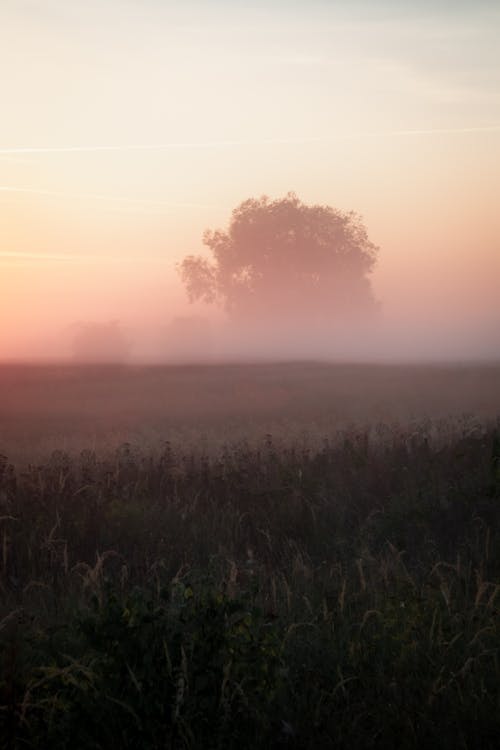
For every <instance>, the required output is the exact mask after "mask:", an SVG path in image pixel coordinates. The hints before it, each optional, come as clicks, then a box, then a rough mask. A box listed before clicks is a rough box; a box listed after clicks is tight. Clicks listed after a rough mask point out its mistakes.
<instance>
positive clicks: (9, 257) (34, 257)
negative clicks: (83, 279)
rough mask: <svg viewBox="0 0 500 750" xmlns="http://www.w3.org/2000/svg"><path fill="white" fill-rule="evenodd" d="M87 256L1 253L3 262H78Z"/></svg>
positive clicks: (0, 258)
mask: <svg viewBox="0 0 500 750" xmlns="http://www.w3.org/2000/svg"><path fill="white" fill-rule="evenodd" d="M84 257H85V258H86V257H87V256H82V255H63V254H57V253H24V252H14V251H12V252H1V251H0V261H2V260H8V261H9V260H16V261H17V260H62V261H76V260H81V259H82V258H84Z"/></svg>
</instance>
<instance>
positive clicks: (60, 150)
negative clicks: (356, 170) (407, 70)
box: [0, 123, 500, 156]
mask: <svg viewBox="0 0 500 750" xmlns="http://www.w3.org/2000/svg"><path fill="white" fill-rule="evenodd" d="M496 132H500V123H493V124H491V125H477V126H466V127H450V128H415V129H411V128H408V129H403V130H376V131H375V130H374V131H363V130H360V131H353V132H339V133H334V134H331V135H329V136H328V137H324V136H304V137H297V138H274V139H273V138H270V139H262V140H227V141H199V142H196V141H192V142H186V143H183V142H172V143H140V144H137V143H133V144H106V145H75V146H15V147H9V148H0V156H3V155H6V156H8V155H15V154H71V153H89V152H92V153H94V152H96V153H98V152H101V151H102V152H108V151H119V152H122V151H166V150H175V149H179V150H182V149H185V150H189V149H210V148H231V147H245V146H279V145H290V146H294V145H301V144H307V143H328V142H330V141H335V140H337V139H344V138H366V137H369V138H371V137H380V138H387V137H393V136H406V135H410V136H411V135H441V134H449V135H453V134H462V133H463V134H466V133H496Z"/></svg>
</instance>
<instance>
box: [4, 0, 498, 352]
mask: <svg viewBox="0 0 500 750" xmlns="http://www.w3.org/2000/svg"><path fill="white" fill-rule="evenodd" d="M375 6H376V9H374V8H375ZM0 14H1V19H0V20H1V22H0V64H1V65H2V69H3V70H9V76H8V80H7V81H6V85H5V87H4V90H3V92H2V104H3V107H2V110H3V114H2V118H1V120H0V316H1V317H0V320H1V328H0V359H9V358H16V357H23V358H26V357H28V358H29V357H36V356H40V355H44V354H50V355H56V354H64V353H65V352H66V351H67V342H68V327H69V326H70V325H71V324H72V323H74V322H75V321H85V320H93V321H95V320H97V321H98V320H102V321H106V320H111V319H118V320H120V321H122V322H123V324H124V325H125V326H126V327H127V328H130V329H131V330H132V331H135V332H136V333H135V335H136V338H138V339H141V338H142V339H144V340H145V339H146V338H148V337H149V340H150V343H149V344H148V345H147V346H146V345H142V349H143V351H146V350H147V349H148V347H149V349H150V350H151V351H152V349H151V347H154V340H155V336H156V337H157V339H158V340H160V339H161V330H162V328H163V327H165V326H166V325H168V323H169V321H170V320H171V318H172V317H173V316H176V315H179V314H189V308H188V305H187V301H186V299H185V295H184V292H183V289H182V287H181V285H180V281H179V279H178V276H177V274H176V271H175V266H176V263H177V262H178V261H179V260H181V259H182V257H183V256H184V255H185V254H187V253H193V252H194V253H198V252H200V251H201V250H202V243H201V235H202V232H203V230H204V229H205V228H208V227H210V228H216V227H225V226H226V225H227V222H228V219H229V216H230V212H231V210H232V209H233V208H234V207H235V206H236V205H237V204H238V203H239V202H240V201H242V200H243V199H245V198H247V197H251V196H259V195H261V194H263V193H266V194H268V195H270V196H271V197H280V196H283V195H284V194H285V193H287V192H288V191H290V190H293V191H295V192H296V193H297V194H298V195H299V197H300V198H301V199H302V200H303V201H305V202H307V203H310V202H311V203H312V202H314V203H324V204H329V205H332V206H335V207H337V208H340V209H342V210H350V209H353V210H355V211H357V212H359V213H360V214H362V216H363V217H364V220H365V224H366V226H367V228H368V232H369V236H370V238H371V239H372V240H373V241H374V242H375V243H376V244H378V245H379V246H380V248H381V249H380V256H379V262H378V266H377V269H376V272H375V274H374V278H373V283H374V288H375V291H376V295H377V297H378V298H379V299H380V300H381V302H382V304H383V315H384V321H385V323H384V325H386V326H387V327H388V330H389V329H390V330H395V329H396V328H398V327H400V326H401V325H411V326H412V327H413V329H415V330H416V329H418V330H419V331H420V332H421V335H422V336H424V334H425V331H433V332H435V331H436V329H437V328H439V327H441V328H442V330H443V331H445V330H452V329H453V330H454V331H455V332H456V331H460V330H463V331H464V345H465V342H466V339H467V340H468V337H469V338H472V339H474V337H477V336H478V335H481V334H482V332H490V331H494V326H495V325H496V323H498V324H499V326H500V295H499V294H498V291H497V288H498V280H499V279H500V240H499V237H500V211H499V210H498V196H499V195H500V85H499V84H500V81H499V80H498V78H499V75H500V74H499V73H498V71H499V70H500V53H499V51H498V45H497V43H496V39H497V34H498V30H499V26H500V13H499V11H498V9H497V8H496V7H495V4H493V3H491V4H490V3H464V4H458V5H456V4H455V6H454V9H452V6H451V5H448V4H446V3H441V4H440V3H438V4H437V5H436V4H434V5H433V4H430V3H426V2H425V3H422V4H420V5H419V10H418V11H416V10H413V11H412V10H411V9H410V4H408V6H407V5H406V3H400V4H394V3H390V2H380V3H377V4H374V3H372V4H368V3H365V4H363V3H361V2H359V3H354V4H348V3H322V2H313V3H303V4H299V3H293V2H291V3H289V4H286V3H280V2H275V3H266V4H260V3H256V4H255V5H254V6H252V9H244V8H243V7H240V5H239V4H238V3H232V4H229V3H227V2H206V3H204V4H196V3H193V2H187V3H182V4H181V3H169V2H165V3H156V2H153V0H146V2H143V3H141V4H138V3H135V2H132V0H130V1H129V2H127V1H126V0H112V1H111V0H110V2H108V3H106V4H103V3H98V2H92V1H91V2H85V3H84V2H74V3H71V4H68V3H63V2H59V1H57V0H44V2H36V1H35V0H32V1H31V2H28V1H26V2H25V1H24V0H17V1H16V2H13V1H12V2H11V1H9V0H7V2H6V3H4V4H2V10H1V11H0ZM196 312H198V313H200V312H201V313H202V314H204V315H205V314H211V313H210V312H209V311H207V310H202V309H201V308H196ZM488 336H490V333H488ZM490 338H491V342H492V343H490V347H493V349H494V336H490ZM499 338H500V336H499ZM488 340H489V341H490V339H488ZM143 344H144V341H143ZM138 348H139V350H140V349H141V343H140V342H139V345H138ZM493 349H492V351H491V353H492V354H495V352H494V351H493ZM464 351H465V349H464ZM499 353H500V345H498V346H497V349H496V354H497V356H498V354H499Z"/></svg>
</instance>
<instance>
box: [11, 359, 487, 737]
mask: <svg viewBox="0 0 500 750" xmlns="http://www.w3.org/2000/svg"><path fill="white" fill-rule="evenodd" d="M14 371H15V372H16V373H17V375H18V378H17V380H15V379H14V378H13V377H12V373H13V372H14ZM43 372H46V375H45V378H46V380H45V381H44V377H43V376H41V373H43ZM367 373H370V375H371V379H370V378H368V377H366V376H367ZM495 375H496V376H497V380H495ZM1 377H2V378H3V381H2V382H3V386H4V389H3V391H2V393H3V394H4V395H5V394H6V393H7V394H8V397H6V398H4V401H3V403H2V412H1V417H2V420H3V421H2V423H1V424H2V429H3V432H2V451H3V452H4V453H6V454H8V445H9V442H11V441H12V442H13V443H15V439H14V438H16V437H19V435H18V434H17V433H16V431H15V427H16V423H15V422H14V419H13V415H14V413H15V409H16V398H17V399H21V394H23V393H24V395H28V394H31V402H30V401H29V399H27V403H28V405H27V411H28V410H29V413H30V414H31V422H29V420H28V414H27V415H26V420H25V422H24V423H23V421H22V419H21V424H22V425H23V429H24V435H25V438H26V445H32V444H31V443H30V440H31V439H32V437H33V435H34V434H36V432H37V430H40V431H42V429H43V428H44V429H45V433H46V434H47V435H49V434H50V433H51V430H54V427H56V428H57V427H58V428H59V429H61V425H63V427H64V429H65V430H66V431H69V430H70V429H71V425H72V426H73V429H74V431H75V432H78V431H79V430H81V431H82V432H83V434H85V431H84V429H83V428H84V426H85V424H86V423H85V415H87V417H88V418H89V419H90V415H91V414H92V413H94V414H98V412H99V409H98V408H97V406H96V405H97V404H99V403H100V404H102V409H103V412H104V415H101V416H102V417H103V419H104V425H105V426H107V425H108V424H109V422H110V421H111V422H112V420H113V417H114V415H116V417H117V418H118V417H119V415H120V411H119V408H118V407H119V404H120V403H121V404H122V406H123V408H124V410H126V405H127V401H126V399H125V398H124V394H125V393H127V394H131V393H132V394H133V393H134V392H136V393H137V394H139V383H140V382H142V384H143V386H146V383H148V384H149V389H148V387H147V386H146V387H144V393H143V395H142V401H139V400H137V402H135V403H133V406H132V408H131V412H129V415H128V416H129V418H131V417H130V415H131V414H132V416H135V417H136V418H138V417H139V415H140V413H141V410H140V405H141V404H142V413H143V414H144V415H145V419H146V421H147V420H148V419H150V420H151V419H152V417H153V412H152V411H151V412H148V411H147V409H146V410H145V408H144V407H145V405H147V404H148V403H149V401H148V399H151V404H152V403H153V400H154V399H155V398H156V401H157V403H158V404H159V412H160V415H159V416H158V415H157V418H159V419H160V420H161V418H162V417H163V418H166V415H167V414H170V418H171V421H170V422H168V424H163V423H161V421H160V422H159V423H158V424H159V426H158V430H160V427H162V429H163V430H164V431H165V432H164V434H165V435H166V434H167V433H168V429H167V428H168V426H169V425H170V426H171V425H172V424H173V423H175V419H176V418H177V411H176V409H178V410H179V412H180V411H181V410H182V408H183V407H185V409H186V412H187V416H186V418H187V419H192V420H193V424H194V419H195V414H196V408H198V414H199V415H200V416H199V420H200V425H203V426H204V427H203V429H208V426H209V425H210V419H212V422H213V421H214V420H213V418H212V413H217V410H216V409H215V408H214V407H212V406H211V405H210V403H209V402H208V401H207V402H206V404H205V405H206V411H205V412H203V409H200V408H199V406H200V404H202V403H203V401H202V397H201V396H200V395H199V392H200V390H203V389H204V392H205V394H207V393H209V394H210V393H212V394H213V393H218V394H219V396H218V399H219V401H218V407H219V409H222V415H223V416H224V417H225V420H226V424H231V419H232V420H233V421H235V422H238V420H239V423H240V424H241V425H242V426H243V429H244V431H247V430H248V428H249V425H250V422H248V421H246V412H245V404H244V399H242V398H241V390H242V389H244V388H246V389H247V393H248V392H251V389H252V388H253V393H254V394H256V396H255V398H254V402H253V403H254V407H255V406H256V415H257V416H256V420H257V421H256V423H255V424H254V425H253V428H254V429H255V430H256V432H255V434H254V435H253V436H252V438H251V439H248V440H238V439H237V438H236V433H235V432H232V431H231V429H228V435H229V436H230V439H228V440H227V441H226V444H225V445H222V443H221V442H220V437H221V432H220V431H219V432H218V430H219V427H218V426H217V424H216V428H215V432H214V434H217V435H218V436H219V438H218V440H216V441H215V446H211V445H210V444H209V442H207V441H205V442H198V443H197V444H193V445H192V447H191V448H190V447H189V446H188V445H187V443H186V442H182V443H176V442H173V441H171V442H166V441H163V442H160V443H159V444H157V445H156V447H155V448H154V450H153V449H150V448H148V447H144V446H143V447H141V446H140V445H139V444H138V443H137V441H136V442H135V443H130V442H129V443H126V444H123V445H121V446H119V447H113V445H112V443H110V444H109V445H108V447H107V448H104V447H102V446H101V447H100V448H99V450H89V449H85V450H78V451H77V450H75V446H76V444H73V446H72V447H73V451H72V453H66V452H64V451H61V450H58V451H54V452H52V453H51V454H50V455H49V454H48V453H47V454H46V455H45V457H44V458H40V457H39V458H36V459H35V458H33V457H32V456H30V453H29V451H28V452H27V453H26V454H25V455H24V456H23V457H21V456H20V457H18V459H17V460H16V461H15V462H14V463H12V462H11V460H10V459H9V458H8V457H7V456H5V457H2V458H0V593H1V600H0V740H1V743H0V746H3V747H6V748H16V750H17V748H54V749H56V750H58V749H59V748H83V749H85V750H87V749H90V748H92V749H96V748H154V749H156V748H233V747H237V748H255V747H266V748H267V747H270V748H273V747H276V748H279V747H289V748H311V749H312V748H333V747H334V748H420V747H435V748H450V749H451V748H453V750H455V748H476V747H477V748H493V747H496V746H497V739H498V731H499V729H500V722H499V716H500V713H499V709H500V698H499V684H500V682H499V678H500V665H499V647H500V617H499V614H500V507H499V503H500V424H499V423H498V422H495V417H494V405H495V400H494V399H495V393H496V391H495V389H494V387H493V386H494V383H495V382H498V371H497V370H496V369H495V368H484V370H482V371H481V370H480V369H478V370H477V371H475V372H473V371H472V370H468V369H467V368H465V369H462V368H455V369H446V368H445V369H434V370H432V368H429V369H426V368H423V369H420V370H419V369H418V368H417V369H415V370H413V371H411V369H410V368H407V369H404V368H403V369H401V368H393V369H391V368H380V369H377V368H364V369H363V368H355V367H351V368H334V367H327V366H325V367H322V366H313V365H310V366H306V365H302V366H299V365H297V366H289V368H288V369H287V368H284V367H283V368H280V367H274V368H273V367H260V368H259V367H257V368H254V369H252V368H243V367H240V368H205V369H203V368H171V369H168V370H162V369H161V368H159V369H154V368H153V369H152V370H137V369H136V370H127V369H123V370H122V369H116V368H107V369H106V368H105V369H103V368H101V369H95V368H88V369H84V368H83V369H81V370H77V369H76V368H73V369H69V370H65V369H64V368H61V369H60V370H57V369H56V370H52V371H50V370H48V371H43V370H30V369H29V368H26V369H24V370H23V369H22V368H18V369H17V370H16V369H15V368H14V369H12V368H11V369H6V370H5V371H3V373H1ZM9 377H10V378H11V379H10V381H9ZM58 378H59V380H58ZM148 378H149V381H148ZM307 380H308V382H309V388H308V389H307V390H304V391H303V392H302V391H301V385H302V384H303V383H305V382H307ZM166 382H169V383H170V390H169V389H168V388H166V387H165V383H166ZM363 382H364V384H365V394H364V399H365V401H363V400H362V398H363V396H362V392H361V391H362V388H361V385H362V383H363ZM474 382H475V383H476V385H477V384H478V383H479V382H480V383H482V389H481V388H476V389H475V393H476V397H477V398H478V399H479V400H478V401H477V402H476V404H475V405H476V406H478V405H480V404H482V405H483V408H484V409H486V408H488V409H489V416H488V415H487V414H486V413H485V412H483V413H482V419H481V420H473V419H472V418H468V419H465V418H460V419H459V418H458V417H456V418H454V419H451V420H450V421H448V422H445V421H442V420H439V419H436V420H434V421H431V420H429V419H424V418H423V416H422V418H421V419H420V420H417V419H416V417H415V408H416V405H417V404H420V406H422V404H425V403H427V404H432V403H433V399H432V396H433V395H434V399H435V401H436V402H438V401H440V403H441V405H442V407H443V408H444V409H448V410H449V411H450V412H452V411H453V410H452V409H450V405H451V404H456V406H457V407H458V401H460V399H462V402H463V405H464V407H465V406H469V407H471V406H473V405H474V404H473V402H472V401H471V394H472V393H473V391H474V389H473V387H472V385H473V383H474ZM134 383H135V384H136V385H135V386H134ZM153 383H156V386H155V387H156V390H154V389H153V393H151V388H152V384H153ZM160 383H163V387H164V392H165V397H164V398H165V400H164V401H162V400H161V398H159V393H160ZM263 383H268V384H269V387H270V389H271V394H273V393H274V392H275V391H273V390H272V388H273V384H274V387H275V388H278V391H279V388H281V392H282V393H285V395H286V398H287V399H288V400H285V402H284V404H285V405H284V406H283V403H282V412H283V414H284V415H285V416H287V417H288V418H290V419H291V423H294V420H296V423H297V424H299V425H301V426H302V427H304V426H305V425H306V424H309V427H310V428H311V429H312V427H313V426H315V428H316V429H317V428H318V425H320V426H321V427H322V428H323V429H322V431H320V432H317V433H314V434H313V433H312V431H310V432H309V434H308V435H304V434H302V435H301V436H300V437H297V434H298V433H297V434H295V433H294V435H292V436H291V437H290V436H289V435H286V431H285V430H284V429H283V430H282V432H281V434H280V435H279V436H273V437H271V435H267V436H265V437H262V433H261V437H260V438H259V437H258V436H257V433H258V431H259V430H261V429H262V427H263V425H264V424H265V419H266V418H267V419H268V420H269V422H268V423H269V424H272V423H273V420H274V418H275V414H274V412H273V411H272V398H270V399H269V400H268V401H266V398H265V389H264V388H262V384H263ZM488 383H489V384H490V385H489V386H488ZM6 386H7V387H6ZM50 389H52V390H50ZM134 389H135V391H134ZM224 389H225V390H224ZM391 390H392V392H393V393H394V394H395V399H396V402H398V403H399V406H400V407H401V405H402V404H403V403H404V404H406V407H407V409H408V413H407V415H406V416H407V417H408V418H407V419H406V421H405V422H404V423H403V422H401V423H400V425H399V426H398V425H397V424H396V423H394V424H393V425H392V426H391V425H389V424H386V425H384V424H382V423H379V424H378V425H377V424H376V423H373V425H372V427H371V428H365V427H362V426H360V425H358V426H356V425H355V424H354V423H351V424H350V425H348V424H347V421H348V420H347V421H346V419H345V417H346V416H348V415H349V414H350V416H351V417H353V416H354V414H355V413H356V412H353V411H351V412H350V413H349V412H348V411H345V410H346V409H347V406H346V403H344V402H347V401H348V399H351V400H352V399H353V398H354V396H353V394H356V393H358V396H359V399H361V404H359V403H358V406H359V407H360V408H361V407H364V408H365V414H366V416H367V418H368V417H372V418H373V415H374V414H376V411H374V412H372V413H371V414H370V412H369V410H368V409H367V408H366V407H367V404H368V403H369V401H370V399H371V401H372V402H373V403H374V404H377V403H378V406H377V408H382V406H381V404H382V405H383V404H384V403H386V404H387V403H388V401H389V395H390V392H391ZM172 391H173V393H172ZM278 391H276V392H278ZM479 391H481V393H480V394H479ZM44 392H45V395H46V397H45V399H41V398H40V395H41V394H42V393H44ZM290 393H292V394H295V398H290V397H289V396H290ZM106 394H108V399H109V401H106V397H105V396H106ZM183 394H184V395H183ZM189 394H191V395H192V396H193V400H192V401H190V400H189V397H188V396H189ZM195 394H197V395H195ZM224 394H225V396H224ZM238 394H239V395H238ZM376 394H378V399H380V400H379V401H377V397H376ZM72 395H73V398H72ZM224 398H225V401H224ZM384 398H385V399H386V401H385V402H384V401H383V399H384ZM183 399H184V400H183ZM197 399H198V400H197ZM259 399H260V400H259ZM405 399H406V401H405ZM398 400H399V401H398ZM190 403H191V410H190V409H189V408H188V405H189V404H190ZM321 404H323V412H324V413H323V416H324V418H325V419H331V423H330V424H331V425H333V424H337V429H333V427H331V428H330V430H327V429H326V428H327V426H328V424H329V423H328V422H327V421H321V419H320V406H321ZM335 404H338V405H339V409H340V408H341V407H342V408H343V409H344V412H342V411H340V412H339V413H341V414H343V415H344V425H343V426H342V425H341V421H340V420H339V419H337V420H335V419H334V418H333V416H332V414H333V409H334V405H335ZM70 405H71V406H72V410H71V408H70ZM224 406H225V410H224ZM37 408H38V411H37ZM133 408H135V409H136V410H137V411H136V412H134V411H133ZM212 408H213V409H214V412H212ZM92 409H93V410H94V411H93V412H92V411H91V410H92ZM238 409H239V411H238ZM266 409H267V411H266ZM276 410H277V411H279V408H278V407H276ZM420 413H421V414H422V412H420ZM436 413H437V414H439V412H438V411H437V410H436ZM9 414H11V415H12V416H11V417H9ZM497 414H498V411H497ZM230 415H232V416H231V418H230ZM307 415H309V422H307V419H306V417H307ZM410 415H413V416H412V418H411V419H409V416H410ZM179 418H180V414H179ZM37 420H38V421H37ZM223 422H224V420H223V419H221V426H220V430H222V423H223ZM283 424H285V423H283ZM126 427H127V428H128V429H132V428H134V427H135V423H134V422H133V420H132V421H131V422H128V423H126ZM30 429H31V430H32V433H30ZM198 429H199V430H200V434H201V427H199V428H198ZM61 434H63V433H61ZM158 434H160V433H159V432H158ZM207 434H208V433H207ZM17 445H18V447H19V445H20V444H19V443H18V444H17Z"/></svg>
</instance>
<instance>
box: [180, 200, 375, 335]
mask: <svg viewBox="0 0 500 750" xmlns="http://www.w3.org/2000/svg"><path fill="white" fill-rule="evenodd" d="M203 242H204V244H205V245H206V246H207V247H208V248H209V249H210V251H211V254H212V259H211V260H209V259H206V258H203V257H201V256H193V255H189V256H187V257H186V258H184V260H183V261H182V263H181V264H180V267H179V270H180V274H181V277H182V280H183V282H184V284H185V286H186V289H187V293H188V296H189V299H190V301H191V302H194V301H196V300H200V301H203V302H207V303H217V302H218V303H221V304H223V305H224V306H225V308H226V310H227V312H228V313H229V314H230V315H231V316H232V317H236V318H246V319H254V320H255V319H260V318H265V319H268V320H269V319H270V318H272V317H275V318H283V319H290V318H294V319H302V320H305V319H307V320H310V319H313V320H321V319H323V320H325V321H332V320H335V319H336V320H339V319H340V320H343V319H344V318H346V317H352V316H357V315H362V314H363V315H364V314H367V313H370V312H373V311H374V309H375V308H376V303H375V301H374V298H373V294H372V289H371V284H370V279H369V275H370V273H371V271H372V270H373V267H374V264H375V259H376V253H377V250H378V248H377V247H376V246H375V245H374V244H373V243H372V242H370V240H369V239H368V235H367V233H366V229H365V227H364V225H363V222H362V220H361V218H360V217H359V216H358V215H357V214H355V213H353V212H343V211H339V210H336V209H334V208H331V207H329V206H319V205H313V206H308V205H305V204H304V203H302V202H301V201H300V200H299V199H298V198H297V196H296V195H295V194H294V193H288V195H286V197H285V198H282V199H280V200H274V201H271V200H269V198H267V197H266V196H264V197H262V198H260V199H250V200H246V201H244V202H243V203H241V205H239V206H238V207H237V208H236V209H235V210H234V211H233V213H232V217H231V221H230V224H229V228H228V230H227V231H225V232H224V231H220V230H217V231H210V230H207V231H206V232H205V233H204V235H203Z"/></svg>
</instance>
